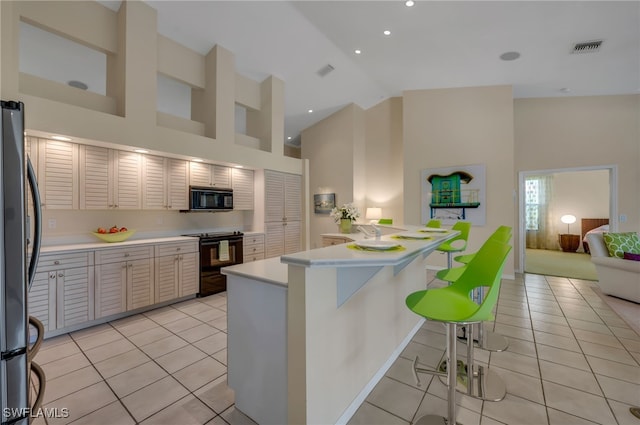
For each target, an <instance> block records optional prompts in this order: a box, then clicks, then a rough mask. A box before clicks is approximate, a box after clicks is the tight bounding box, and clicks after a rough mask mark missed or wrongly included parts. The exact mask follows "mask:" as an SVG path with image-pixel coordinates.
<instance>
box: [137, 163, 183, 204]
mask: <svg viewBox="0 0 640 425" xmlns="http://www.w3.org/2000/svg"><path fill="white" fill-rule="evenodd" d="M188 165H189V163H188V162H187V161H184V160H181V159H173V158H162V157H159V156H152V155H144V156H143V158H142V181H143V185H142V208H143V209H156V210H158V209H163V210H167V209H168V210H186V209H188V208H189V168H188Z"/></svg>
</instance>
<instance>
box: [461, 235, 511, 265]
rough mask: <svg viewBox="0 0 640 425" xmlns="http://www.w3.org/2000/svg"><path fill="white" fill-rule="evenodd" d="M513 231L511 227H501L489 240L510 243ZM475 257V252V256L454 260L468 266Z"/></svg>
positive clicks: (464, 256) (469, 255) (462, 256)
mask: <svg viewBox="0 0 640 425" xmlns="http://www.w3.org/2000/svg"><path fill="white" fill-rule="evenodd" d="M511 230H512V229H511V226H500V227H498V228H497V229H496V231H495V232H493V233H492V234H491V236H489V238H495V239H497V240H501V241H504V242H509V239H511ZM474 255H476V253H475V252H474V253H473V254H466V255H458V256H457V257H455V258H454V259H453V260H454V261H456V262H458V263H462V264H468V263H469V261H471V259H472V258H473V256H474Z"/></svg>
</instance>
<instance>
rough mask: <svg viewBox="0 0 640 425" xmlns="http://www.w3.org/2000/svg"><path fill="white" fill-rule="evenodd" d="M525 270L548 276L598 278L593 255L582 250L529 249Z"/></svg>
mask: <svg viewBox="0 0 640 425" xmlns="http://www.w3.org/2000/svg"><path fill="white" fill-rule="evenodd" d="M525 255H526V257H525V267H524V270H525V272H527V273H533V274H542V275H546V276H561V277H572V278H575V279H584V280H598V274H597V273H596V268H595V266H594V265H593V263H591V256H590V255H589V254H585V253H582V252H562V251H552V250H547V249H527V251H526V254H525Z"/></svg>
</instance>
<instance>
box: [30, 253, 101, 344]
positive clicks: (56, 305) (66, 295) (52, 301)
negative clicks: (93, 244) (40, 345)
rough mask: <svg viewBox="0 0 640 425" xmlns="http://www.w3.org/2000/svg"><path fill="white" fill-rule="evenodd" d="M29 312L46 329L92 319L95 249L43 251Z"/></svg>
mask: <svg viewBox="0 0 640 425" xmlns="http://www.w3.org/2000/svg"><path fill="white" fill-rule="evenodd" d="M29 314H30V315H32V316H35V317H36V318H38V319H39V320H40V321H41V322H42V324H43V325H44V328H45V331H46V332H48V331H53V330H56V329H63V328H67V327H70V326H73V325H77V324H80V323H84V322H88V321H90V320H93V319H94V267H93V251H79V252H72V253H52V254H42V255H41V256H40V259H39V261H38V268H37V270H36V275H35V279H34V282H33V285H32V287H31V290H30V292H29Z"/></svg>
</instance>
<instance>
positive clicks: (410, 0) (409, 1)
mask: <svg viewBox="0 0 640 425" xmlns="http://www.w3.org/2000/svg"><path fill="white" fill-rule="evenodd" d="M414 4H415V3H414V1H413V0H407V1H405V2H404V5H405V6H407V7H411V6H413V5H414Z"/></svg>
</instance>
